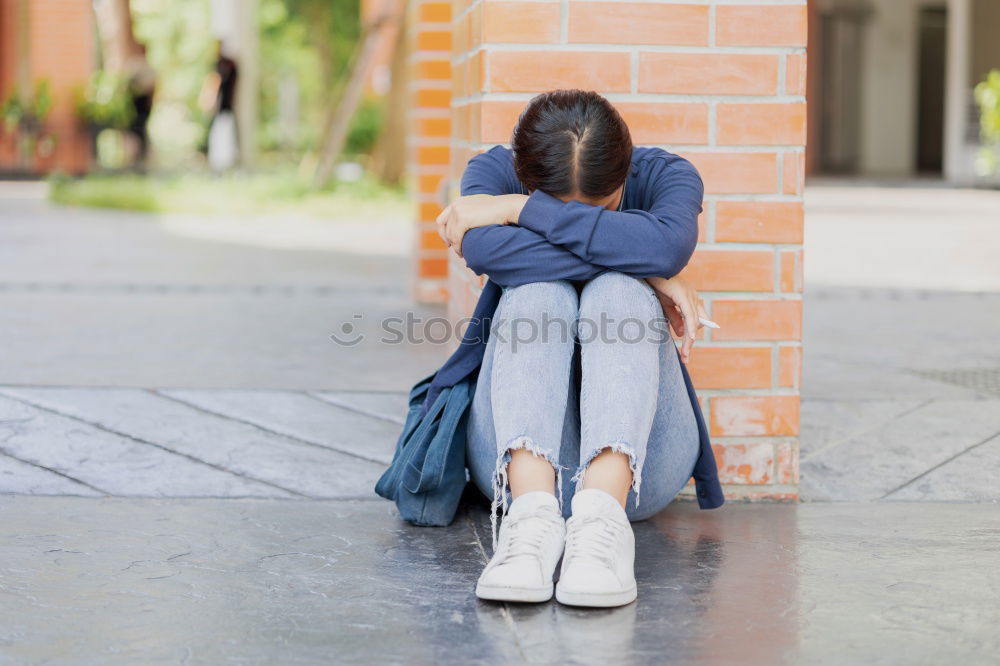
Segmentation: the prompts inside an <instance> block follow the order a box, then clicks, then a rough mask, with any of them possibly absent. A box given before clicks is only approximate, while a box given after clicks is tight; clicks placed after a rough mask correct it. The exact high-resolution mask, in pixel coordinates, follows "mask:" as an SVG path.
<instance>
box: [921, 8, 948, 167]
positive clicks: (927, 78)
mask: <svg viewBox="0 0 1000 666" xmlns="http://www.w3.org/2000/svg"><path fill="white" fill-rule="evenodd" d="M918 29H919V31H920V36H919V39H918V42H919V48H920V51H919V54H918V56H917V74H918V77H919V79H918V80H919V84H918V87H917V164H916V170H917V172H918V173H925V174H928V173H929V174H940V173H941V165H942V162H943V157H944V95H945V90H944V75H945V57H946V47H947V44H946V38H947V34H948V14H947V11H946V10H945V8H944V7H924V8H922V9H921V10H920V24H919V28H918Z"/></svg>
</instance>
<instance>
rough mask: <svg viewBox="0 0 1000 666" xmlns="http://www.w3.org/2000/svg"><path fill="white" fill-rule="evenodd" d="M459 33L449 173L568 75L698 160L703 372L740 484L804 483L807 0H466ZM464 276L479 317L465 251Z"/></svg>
mask: <svg viewBox="0 0 1000 666" xmlns="http://www.w3.org/2000/svg"><path fill="white" fill-rule="evenodd" d="M452 34H453V48H454V57H453V58H452V68H453V76H452V81H453V87H452V90H453V98H452V133H451V148H452V151H451V177H452V178H454V179H456V180H457V179H458V178H459V177H460V175H461V173H462V170H463V169H464V167H465V164H466V162H467V161H468V159H469V157H471V156H472V155H473V154H475V153H476V152H480V151H482V150H485V149H487V148H489V147H490V146H491V145H493V144H496V143H506V142H508V141H509V139H510V131H511V128H512V127H513V125H514V123H515V122H516V119H517V115H518V113H519V112H520V110H521V109H522V108H523V107H524V105H525V103H526V102H527V101H528V100H529V99H530V98H531V97H532V96H533V94H535V93H538V92H542V91H545V90H549V89H553V88H571V87H572V88H584V89H592V90H596V91H598V92H600V93H602V94H603V95H605V96H606V97H607V98H608V99H609V100H611V102H612V103H613V104H615V106H616V107H617V108H618V109H619V110H620V111H621V112H622V114H623V116H624V117H625V120H626V122H627V123H628V125H629V127H630V129H631V131H632V137H633V141H634V143H635V144H637V145H657V146H661V147H663V148H665V149H667V150H669V151H671V152H676V153H680V154H682V155H684V156H685V157H687V158H688V159H690V160H691V161H692V162H693V163H694V164H695V165H696V166H697V168H698V169H699V171H700V172H701V174H702V177H703V179H704V181H705V192H706V194H705V202H704V214H703V215H702V216H701V218H700V221H699V223H700V236H699V241H700V243H699V246H698V249H697V251H696V252H695V255H694V257H693V258H692V260H691V263H690V264H689V265H688V267H687V268H686V269H685V270H684V273H683V275H684V276H686V277H688V278H689V279H690V280H691V281H692V282H693V283H694V284H695V286H696V287H697V288H698V289H699V292H700V295H701V296H702V297H703V299H704V302H705V308H706V310H707V311H708V313H709V317H710V318H711V319H713V320H715V321H716V322H718V323H719V324H720V326H721V328H720V329H718V330H715V331H713V330H711V329H704V331H703V336H702V339H700V340H699V341H698V343H697V344H696V345H695V348H694V351H693V353H692V359H691V363H690V365H689V368H688V369H689V372H690V374H691V377H692V380H693V381H694V383H695V386H696V387H697V389H698V393H699V399H700V401H701V404H702V408H703V412H704V416H705V419H706V423H708V424H709V427H710V430H711V434H712V441H713V444H714V446H715V454H716V456H717V462H718V465H719V470H720V474H721V478H722V481H723V483H724V484H726V493H727V496H729V497H748V498H771V499H778V498H795V497H797V495H798V490H797V486H798V434H799V377H800V374H801V358H802V344H801V335H802V323H801V322H802V221H803V218H802V183H803V163H804V159H803V150H804V144H805V131H806V122H805V121H806V114H805V84H806V81H805V68H806V62H805V57H806V56H805V44H806V2H805V0H803V1H802V2H801V3H782V4H761V5H747V4H739V5H734V4H727V3H723V2H718V3H716V2H708V3H699V4H679V3H677V2H649V1H647V2H635V3H631V2H595V1H593V0H579V1H578V0H566V1H564V2H508V1H505V0H475V1H472V2H465V1H463V0H456V2H455V3H454V17H453V22H452ZM435 256H438V255H435ZM449 286H450V299H449V313H450V315H451V316H452V317H459V316H464V315H467V314H468V313H469V312H470V311H471V309H472V306H473V305H474V303H475V298H476V294H477V292H478V289H479V287H480V281H479V279H478V278H477V277H476V276H475V275H474V274H472V273H471V272H470V271H469V270H468V269H466V268H465V266H464V264H463V263H462V261H461V260H459V259H458V258H457V257H454V256H452V257H451V258H450V260H449ZM692 491H693V483H692V484H689V487H688V488H687V489H686V490H685V494H690V493H691V492H692Z"/></svg>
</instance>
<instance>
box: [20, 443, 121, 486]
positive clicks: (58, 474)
mask: <svg viewBox="0 0 1000 666" xmlns="http://www.w3.org/2000/svg"><path fill="white" fill-rule="evenodd" d="M0 456H5V457H7V458H10V459H11V460H16V461H17V462H19V463H24V464H25V465H31V466H32V467H37V468H38V469H41V470H45V471H46V472H51V473H53V474H55V475H56V476H61V477H62V478H64V479H66V480H68V481H72V482H74V483H79V484H80V485H81V486H84V487H85V488H90V489H91V490H94V491H96V492H99V493H101V494H102V495H104V496H105V497H112V496H113V495H111V493H109V492H108V491H106V490H104V489H103V488H98V487H97V486H95V485H93V484H90V483H87V482H86V481H82V480H80V479H78V478H76V477H73V476H70V475H69V474H66V473H64V472H60V471H59V470H57V469H53V468H51V467H47V466H45V465H43V464H41V463H37V462H33V461H31V460H25V459H24V458H21V457H19V456H15V455H14V454H13V453H11V452H10V451H8V450H6V449H4V448H3V447H2V446H0ZM17 494H21V493H17ZM31 494H32V495H35V493H31ZM58 497H72V495H58Z"/></svg>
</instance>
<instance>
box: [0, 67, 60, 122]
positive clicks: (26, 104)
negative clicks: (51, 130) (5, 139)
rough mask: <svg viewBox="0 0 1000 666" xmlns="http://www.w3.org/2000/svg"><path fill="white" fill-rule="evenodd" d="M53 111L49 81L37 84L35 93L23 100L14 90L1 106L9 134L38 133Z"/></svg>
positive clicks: (1, 114)
mask: <svg viewBox="0 0 1000 666" xmlns="http://www.w3.org/2000/svg"><path fill="white" fill-rule="evenodd" d="M51 110H52V91H51V89H50V87H49V82H48V80H47V79H39V80H38V81H36V82H35V89H34V91H33V93H32V94H31V95H30V96H29V97H27V98H22V97H21V96H20V95H19V94H18V93H17V91H16V90H12V91H11V93H10V95H8V96H7V99H5V100H4V101H3V104H2V105H0V116H2V117H3V121H4V127H5V129H6V130H7V131H8V132H28V133H37V132H38V131H40V129H41V125H42V123H44V122H45V118H46V117H47V116H48V115H49V111H51Z"/></svg>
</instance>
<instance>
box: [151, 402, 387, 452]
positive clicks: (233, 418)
mask: <svg viewBox="0 0 1000 666" xmlns="http://www.w3.org/2000/svg"><path fill="white" fill-rule="evenodd" d="M143 390H144V391H147V392H149V393H152V394H153V395H155V396H158V397H160V398H163V399H165V400H172V401H173V402H176V403H178V404H180V405H184V406H186V407H190V408H191V409H194V410H196V411H199V412H202V413H203V414H208V415H210V416H215V417H217V418H222V419H226V420H227V421H232V422H233V423H242V424H243V425H246V426H250V427H251V428H256V429H257V430H260V431H261V432H264V433H267V434H268V435H275V436H278V437H282V438H284V439H287V440H291V441H293V442H296V443H298V444H305V445H306V446H312V447H315V448H318V449H323V450H324V451H333V452H335V453H341V454H343V455H345V456H351V457H352V458H357V459H359V460H364V461H365V462H370V463H375V464H377V465H382V466H385V465H386V462H385V461H384V460H379V459H377V458H371V457H369V456H365V455H362V454H360V453H354V452H353V451H347V450H345V449H340V448H337V447H335V446H329V445H327V444H320V443H319V442H314V441H311V440H308V439H303V438H301V437H297V436H295V435H289V434H288V433H286V432H281V431H280V430H274V429H272V428H268V427H267V426H262V425H260V424H259V423H254V422H253V421H246V420H244V419H241V418H239V417H237V416H231V415H229V414H225V413H223V412H217V411H215V410H213V409H209V408H208V407H203V406H201V405H198V404H195V403H193V402H189V401H187V400H184V399H183V398H178V397H176V396H172V395H168V394H166V393H161V392H160V390H159V389H143Z"/></svg>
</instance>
